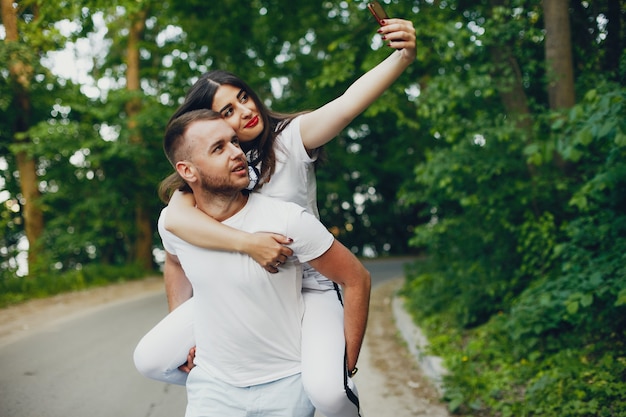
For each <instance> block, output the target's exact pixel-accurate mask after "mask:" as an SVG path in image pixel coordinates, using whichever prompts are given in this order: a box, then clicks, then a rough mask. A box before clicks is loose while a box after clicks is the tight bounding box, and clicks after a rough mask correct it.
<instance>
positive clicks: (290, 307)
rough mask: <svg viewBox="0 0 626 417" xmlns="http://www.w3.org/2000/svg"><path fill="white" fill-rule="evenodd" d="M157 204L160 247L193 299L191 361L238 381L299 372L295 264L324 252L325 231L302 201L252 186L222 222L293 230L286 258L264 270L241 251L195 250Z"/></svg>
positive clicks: (298, 283) (297, 274) (265, 379)
mask: <svg viewBox="0 0 626 417" xmlns="http://www.w3.org/2000/svg"><path fill="white" fill-rule="evenodd" d="M165 210H167V208H165V209H164V210H163V211H162V212H161V217H160V218H159V233H160V234H161V238H162V240H163V246H164V247H165V249H166V250H167V251H168V252H169V253H171V254H173V255H176V256H178V259H179V261H180V263H181V265H182V267H183V270H184V271H185V274H186V275H187V277H188V278H189V280H190V282H191V284H192V286H193V292H194V298H195V300H196V302H195V303H194V308H195V310H194V332H195V335H196V349H197V350H196V359H195V363H196V365H197V366H199V367H201V368H202V369H204V370H205V371H206V372H208V373H210V374H211V375H213V376H215V377H216V378H218V379H221V380H223V381H225V382H227V383H229V384H232V385H235V386H240V387H244V386H250V385H257V384H262V383H266V382H270V381H275V380H277V379H280V378H284V377H286V376H290V375H294V374H296V373H298V372H300V358H301V354H300V344H301V339H300V338H301V335H300V333H301V320H302V315H303V314H304V305H303V301H302V294H301V291H302V287H301V284H302V281H301V280H302V269H301V263H302V262H307V261H309V260H311V259H315V258H317V257H319V256H321V255H322V254H324V253H325V252H326V251H327V250H328V248H330V246H331V245H332V243H333V241H334V238H333V236H332V234H330V233H329V232H328V231H327V230H326V228H325V227H324V226H323V225H322V224H321V223H320V222H319V221H318V220H317V219H316V218H315V217H314V216H312V215H311V214H309V213H307V212H305V210H304V209H303V208H302V207H300V206H298V205H296V204H293V203H286V202H283V201H280V200H276V199H270V198H268V197H266V196H262V195H259V194H258V193H252V194H251V195H250V196H249V198H248V202H247V204H246V205H245V206H244V208H243V209H242V210H240V211H239V212H238V213H237V214H235V215H234V216H232V217H231V218H229V219H227V220H225V221H224V222H223V223H224V224H226V225H229V226H231V227H234V228H236V229H240V230H244V231H247V232H250V233H254V232H258V231H269V232H275V233H281V234H284V235H286V236H291V237H293V239H294V243H293V244H292V245H290V247H291V249H293V251H294V257H292V258H290V259H289V260H288V261H287V263H286V264H285V265H283V266H281V267H280V271H279V272H278V273H276V274H270V273H268V272H267V271H265V269H263V268H262V267H261V266H260V265H259V264H258V263H256V262H255V261H254V260H253V259H252V258H251V257H249V256H247V255H243V254H239V253H234V252H224V251H211V250H208V249H203V248H200V247H197V246H193V245H191V244H189V243H187V242H185V241H184V240H182V239H179V238H178V237H176V236H175V235H173V234H172V233H169V232H167V231H166V230H165V228H164V227H163V217H164V213H165Z"/></svg>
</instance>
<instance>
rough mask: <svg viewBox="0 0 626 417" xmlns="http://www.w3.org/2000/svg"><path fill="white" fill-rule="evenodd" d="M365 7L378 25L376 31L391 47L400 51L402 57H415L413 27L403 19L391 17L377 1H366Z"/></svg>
mask: <svg viewBox="0 0 626 417" xmlns="http://www.w3.org/2000/svg"><path fill="white" fill-rule="evenodd" d="M367 8H368V9H369V11H370V12H371V13H372V15H373V16H374V17H375V18H376V21H377V22H378V24H379V25H380V28H379V29H378V33H379V34H380V35H381V36H382V38H383V40H384V41H385V42H386V43H387V45H388V46H390V47H391V48H394V49H397V50H398V51H400V52H401V53H402V57H403V58H404V59H410V60H413V59H415V54H416V51H415V28H414V27H413V23H412V22H410V21H408V20H404V19H392V18H390V17H389V15H388V14H387V13H386V12H385V9H383V7H382V6H381V5H380V3H378V2H377V1H373V2H371V3H368V5H367Z"/></svg>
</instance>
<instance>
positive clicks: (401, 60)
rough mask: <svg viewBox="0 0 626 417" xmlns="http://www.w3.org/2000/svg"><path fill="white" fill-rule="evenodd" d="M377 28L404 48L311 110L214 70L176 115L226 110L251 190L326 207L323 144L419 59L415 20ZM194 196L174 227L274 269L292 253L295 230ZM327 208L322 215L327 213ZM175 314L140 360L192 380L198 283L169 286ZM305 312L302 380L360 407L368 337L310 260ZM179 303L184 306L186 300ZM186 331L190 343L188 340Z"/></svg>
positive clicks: (165, 374)
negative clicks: (292, 110) (245, 224)
mask: <svg viewBox="0 0 626 417" xmlns="http://www.w3.org/2000/svg"><path fill="white" fill-rule="evenodd" d="M378 32H379V33H380V34H381V35H382V36H383V39H385V40H386V41H388V42H389V43H388V45H389V46H390V47H392V48H394V49H396V51H395V52H394V53H392V54H391V56H389V57H388V58H387V59H386V60H384V61H383V62H381V63H380V64H379V65H377V66H376V67H375V68H373V69H372V70H370V71H369V72H367V73H366V74H365V75H363V76H362V77H361V78H359V79H358V80H357V81H355V82H354V83H353V84H352V85H351V86H350V87H349V88H348V90H346V91H345V93H344V94H343V95H341V96H340V97H338V98H336V99H335V100H333V101H331V102H329V103H327V104H326V105H324V106H322V107H320V108H318V109H316V110H314V111H311V112H307V113H300V114H293V115H284V114H278V113H275V112H272V111H270V110H268V109H267V108H266V107H265V106H264V105H263V102H262V101H261V100H260V99H259V98H258V96H257V95H256V94H255V93H254V92H253V91H252V89H250V87H249V86H248V85H247V84H246V83H245V82H243V81H242V80H240V79H239V78H237V77H236V76H234V75H232V74H230V73H227V72H224V71H213V72H210V73H207V74H204V75H203V76H202V77H201V78H200V79H199V80H198V81H197V82H196V83H195V84H194V86H193V87H192V88H191V90H190V91H189V93H188V94H187V96H186V98H185V102H184V103H183V104H182V105H181V107H180V108H179V109H178V110H177V111H176V113H175V114H174V116H173V117H172V118H175V117H177V116H179V115H181V114H183V113H186V112H189V111H192V110H196V109H199V108H210V109H212V110H214V111H217V112H219V113H220V114H221V115H222V117H223V118H224V120H226V121H227V122H228V123H229V124H230V125H231V127H233V129H234V130H235V132H236V133H237V136H238V137H239V140H240V144H241V146H242V148H243V149H244V150H245V151H246V155H247V156H248V160H249V163H250V167H251V172H250V174H251V175H250V176H251V186H250V189H253V190H255V191H258V192H261V193H263V194H267V195H270V196H273V197H276V198H280V199H282V200H285V201H291V202H294V203H297V204H300V205H301V206H303V207H304V208H306V209H307V210H308V211H309V212H311V213H312V214H314V215H316V216H318V213H317V205H316V181H315V175H314V169H313V164H314V162H315V160H316V157H317V154H318V150H319V149H320V147H322V146H323V145H324V144H325V143H327V142H328V141H330V140H331V139H332V138H333V137H335V136H337V134H339V133H340V132H341V130H343V129H344V128H345V127H346V126H347V125H348V124H349V123H350V122H351V121H352V120H353V119H354V118H355V117H356V116H358V115H359V114H360V113H362V112H363V111H364V110H365V109H366V108H367V107H368V106H369V105H370V104H371V103H372V102H373V101H374V100H376V98H378V97H379V96H380V95H381V94H382V93H383V92H384V91H385V90H386V89H387V88H388V87H389V86H390V85H391V84H392V83H393V81H394V80H395V79H396V78H397V77H398V76H399V75H400V74H401V73H402V72H403V71H404V70H405V69H406V68H407V67H408V66H409V65H410V63H411V62H412V61H413V60H414V59H415V29H414V28H413V25H412V23H411V22H409V21H406V20H402V19H387V20H385V21H383V22H382V24H381V27H380V29H379V30H378ZM194 204H195V202H194V200H193V195H191V194H189V193H182V192H176V193H174V195H173V196H172V199H171V201H170V203H169V209H168V216H167V218H166V228H167V229H168V230H170V231H171V232H173V233H174V234H177V235H178V236H179V237H181V238H183V239H185V240H187V241H188V242H190V243H192V244H195V245H198V246H203V247H207V248H210V249H220V250H229V251H238V252H242V253H246V254H248V255H250V256H252V257H253V258H254V259H255V260H256V261H257V262H258V263H260V264H261V265H262V266H263V267H265V268H266V269H267V270H268V271H270V272H276V270H277V269H276V268H278V267H280V264H281V263H282V262H284V261H285V260H286V258H287V256H289V255H291V253H290V250H289V249H288V247H285V246H283V245H285V244H288V243H289V239H288V237H285V236H280V235H275V234H255V235H250V234H247V233H244V232H240V231H235V230H233V229H230V228H228V227H227V226H224V225H222V224H220V223H218V222H216V221H214V220H212V219H210V218H209V217H208V216H206V215H204V214H202V213H201V212H200V211H199V210H196V209H195V208H194ZM318 217H319V216H318ZM166 287H168V301H169V303H170V310H173V312H172V313H170V315H169V316H168V317H166V319H164V320H163V321H162V322H161V323H159V325H157V326H156V327H155V328H154V329H153V330H152V331H151V332H150V333H148V335H146V336H145V337H144V339H142V341H141V342H140V344H139V345H138V347H137V350H136V351H135V363H136V366H137V368H138V369H139V370H140V372H141V373H142V374H144V375H146V376H148V377H151V378H154V379H159V380H163V381H167V382H174V383H181V382H182V383H184V375H183V376H182V377H181V374H182V372H179V373H177V371H176V368H177V366H178V365H179V364H180V363H183V362H184V359H185V357H186V353H187V350H188V349H190V348H191V347H192V346H193V335H192V334H190V333H191V332H190V330H189V329H190V326H191V319H190V317H189V310H190V308H189V307H188V305H189V304H191V303H190V302H188V301H186V300H187V299H189V298H190V297H191V288H190V286H186V285H185V284H183V285H182V286H178V287H176V288H174V287H175V285H168V283H167V282H166ZM302 294H303V298H304V302H305V306H306V313H305V316H304V318H303V323H302V381H303V384H304V388H305V390H306V391H307V393H308V395H309V397H310V399H311V402H312V403H313V405H314V406H315V407H316V409H318V410H319V411H320V412H321V413H322V414H324V415H325V416H326V417H335V416H337V417H339V416H358V415H359V405H358V396H357V394H356V388H355V386H354V384H353V382H352V379H351V378H350V377H351V376H352V375H354V373H355V372H356V362H357V358H358V354H359V350H360V347H361V340H360V339H357V338H353V337H352V336H351V335H349V334H347V333H346V334H344V325H343V324H344V319H346V320H348V319H349V317H350V314H349V312H346V314H345V317H344V311H343V307H342V305H341V292H340V291H339V289H338V288H337V287H336V286H335V285H334V284H333V283H332V282H331V281H329V280H328V279H326V278H325V277H323V276H321V275H320V274H319V273H317V272H316V271H315V270H313V269H312V268H310V267H309V268H307V267H306V266H305V271H304V277H303V290H302ZM179 306H180V308H177V307H179ZM183 340H184V343H183Z"/></svg>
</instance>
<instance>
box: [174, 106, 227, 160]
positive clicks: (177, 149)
mask: <svg viewBox="0 0 626 417" xmlns="http://www.w3.org/2000/svg"><path fill="white" fill-rule="evenodd" d="M221 118H222V116H221V115H220V114H219V113H217V112H215V111H213V110H209V109H199V110H192V111H190V112H187V113H183V114H181V115H180V116H178V117H176V118H175V119H172V120H170V122H169V123H168V125H167V128H166V129H165V137H164V138H163V150H164V151H165V156H167V159H168V161H170V164H172V166H173V167H176V163H177V162H178V161H182V160H184V159H189V157H190V155H189V154H188V153H189V149H188V147H185V146H184V137H185V132H186V131H187V129H188V128H189V125H191V124H192V123H193V122H196V121H198V120H216V119H221ZM185 149H187V151H185Z"/></svg>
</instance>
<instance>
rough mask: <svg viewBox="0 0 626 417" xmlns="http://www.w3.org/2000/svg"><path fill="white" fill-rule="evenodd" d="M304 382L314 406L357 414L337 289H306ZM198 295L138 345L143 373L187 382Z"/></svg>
mask: <svg viewBox="0 0 626 417" xmlns="http://www.w3.org/2000/svg"><path fill="white" fill-rule="evenodd" d="M302 296H303V299H304V305H305V313H304V318H303V320H302V384H303V386H304V390H305V391H306V393H307V395H308V396H309V398H310V400H311V402H312V403H313V405H314V406H315V408H316V409H317V410H318V411H319V412H320V413H322V414H323V415H324V416H326V417H357V416H360V414H359V400H358V393H357V390H356V386H355V385H354V383H353V381H352V380H351V379H350V378H348V376H347V372H346V365H345V363H346V360H345V336H344V329H343V305H342V303H341V301H340V298H339V297H340V294H339V292H338V291H336V290H332V289H329V290H312V289H306V288H305V289H303V290H302ZM193 302H194V300H193V298H191V299H190V300H188V301H187V302H185V303H184V304H182V305H180V306H179V307H178V308H176V309H175V310H174V311H172V312H171V313H170V314H168V315H167V316H166V317H165V318H164V319H163V320H161V321H160V322H159V323H158V324H157V325H156V326H155V327H154V328H152V330H150V332H148V334H146V335H145V336H144V337H143V338H142V339H141V341H140V342H139V344H138V345H137V347H136V349H135V353H134V361H135V366H136V367H137V370H138V371H139V372H140V373H141V374H142V375H144V376H146V377H148V378H152V379H156V380H158V381H163V382H167V383H170V384H178V385H185V382H186V380H187V374H186V373H185V372H182V371H180V370H179V369H178V366H180V365H181V364H183V363H184V362H186V360H187V354H188V353H189V349H191V348H192V347H193V346H195V337H194V334H193V314H192V311H193V305H192V303H193Z"/></svg>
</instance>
